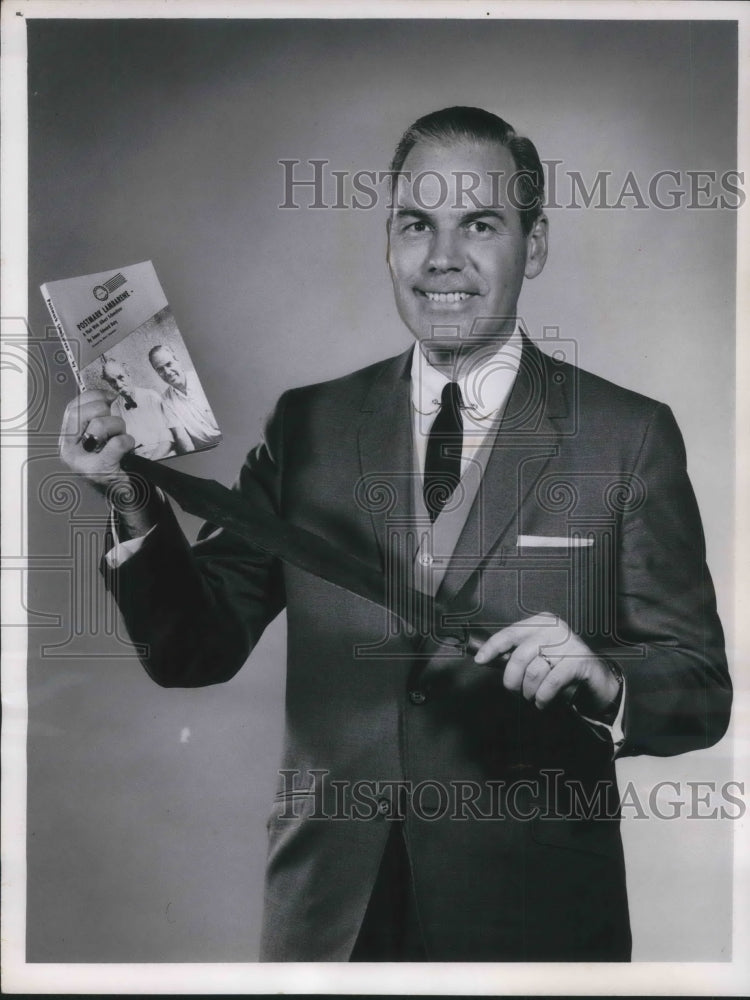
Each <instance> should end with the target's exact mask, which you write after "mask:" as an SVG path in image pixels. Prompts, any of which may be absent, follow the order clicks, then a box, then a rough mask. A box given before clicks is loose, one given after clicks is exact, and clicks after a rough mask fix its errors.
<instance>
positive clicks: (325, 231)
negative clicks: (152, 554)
mask: <svg viewBox="0 0 750 1000" xmlns="http://www.w3.org/2000/svg"><path fill="white" fill-rule="evenodd" d="M28 38H29V97H28V106H29V151H30V159H29V191H30V209H31V218H30V232H29V270H30V293H29V296H30V301H29V322H30V326H31V330H32V338H33V342H34V346H33V350H34V351H35V352H36V353H37V355H38V357H39V359H40V365H42V366H43V367H44V369H45V372H46V375H45V379H46V381H45V382H44V386H45V390H44V391H45V392H46V393H47V394H48V397H47V401H46V409H45V410H44V413H43V421H42V422H41V423H37V426H36V430H35V433H34V434H32V436H31V439H30V448H29V463H28V473H29V485H28V493H27V498H26V499H27V502H28V519H29V520H28V523H29V532H30V551H31V554H32V556H33V557H34V558H37V557H38V566H39V568H38V569H36V570H35V571H34V572H32V573H31V575H30V579H29V614H30V619H31V622H32V628H31V630H30V643H29V713H30V721H29V740H28V761H29V791H28V915H27V933H28V959H29V961H37V962H155V961H170V962H181V961H249V960H253V959H254V958H255V957H256V956H257V941H258V934H259V921H260V913H261V902H262V873H263V864H264V855H265V846H266V844H265V820H266V816H267V815H268V811H269V808H270V803H271V797H272V794H273V788H274V782H275V769H276V767H277V757H278V754H279V751H280V745H281V734H282V724H283V694H284V669H283V665H284V646H285V636H284V623H283V620H279V621H277V622H276V623H274V625H273V627H272V628H271V629H270V630H269V632H268V633H267V634H266V636H265V637H264V639H263V642H262V644H261V646H260V647H259V648H258V649H257V651H256V652H255V653H254V654H253V657H252V659H251V661H250V663H249V664H248V666H246V667H245V669H244V670H243V671H241V673H240V674H239V675H238V676H237V677H236V678H235V679H234V680H233V681H231V682H230V683H229V684H226V685H222V686H219V687H214V688H207V689H202V690H191V691H180V690H162V689H160V688H158V687H157V686H155V685H154V684H153V683H152V682H151V681H149V680H148V678H147V677H146V675H145V673H144V672H143V670H142V669H141V667H140V666H139V664H138V662H137V661H136V660H135V659H134V657H133V654H132V650H131V649H130V647H129V645H128V644H127V641H126V639H125V637H124V635H123V633H122V630H121V627H120V626H119V624H118V623H117V620H116V618H115V617H113V615H112V612H111V609H110V608H109V607H108V605H107V604H106V603H105V602H104V601H103V600H102V598H101V594H100V591H99V589H98V588H99V580H98V576H97V572H96V562H97V559H98V555H99V553H100V549H101V535H102V532H101V524H102V510H101V507H100V505H99V503H98V501H97V500H96V498H94V497H93V496H92V495H90V494H89V493H87V492H85V491H83V492H81V493H80V494H79V493H78V492H77V490H76V488H75V484H73V485H70V484H69V480H70V477H68V485H66V479H65V476H64V473H63V470H62V468H61V466H60V465H59V463H58V461H57V459H56V456H55V447H54V435H55V434H56V432H57V429H58V428H59V423H60V418H61V415H62V411H63V408H64V406H65V404H66V403H67V402H68V400H69V399H70V398H71V397H72V396H73V395H74V393H75V385H74V382H73V380H72V378H70V376H69V374H68V373H67V367H66V364H65V361H64V358H61V356H60V353H59V350H58V349H57V346H56V343H55V341H54V338H53V337H51V336H50V334H49V332H48V318H47V316H46V314H45V310H44V305H43V303H42V300H41V297H40V296H39V293H38V290H37V286H38V285H39V284H40V283H41V282H43V281H47V280H54V279H57V278H63V277H69V276H73V275H77V274H85V273H89V272H94V271H102V270H106V269H108V268H112V269H116V268H118V267H120V266H121V265H123V264H129V263H133V262H136V261H140V260H144V259H152V260H153V261H154V263H155V265H156V268H157V271H158V273H159V275H160V278H161V280H162V284H163V286H164V289H165V291H166V294H167V297H168V299H169V301H170V303H171V305H172V308H173V310H174V313H175V315H176V317H177V321H178V323H179V326H180V328H181V330H182V333H183V336H184V337H185V340H186V341H187V343H188V345H189V348H190V350H191V353H192V355H193V358H194V360H195V363H196V367H197V369H198V371H199V373H200V376H201V378H202V380H203V384H204V386H205V388H206V391H207V393H208V396H209V399H210V400H211V402H212V404H213V407H214V410H215V412H216V414H217V417H218V420H219V423H220V425H221V427H222V429H223V431H224V435H225V440H224V443H223V444H222V445H221V446H220V447H219V448H218V449H217V450H215V451H212V452H207V453H204V454H200V455H194V456H187V457H185V458H182V459H178V460H176V462H175V464H177V465H179V467H180V468H183V469H185V470H187V471H190V472H193V473H195V474H197V475H203V476H210V477H214V478H217V479H219V480H222V481H224V482H231V481H232V480H233V479H234V476H235V474H236V472H237V470H238V468H239V466H240V463H241V461H242V459H243V457H244V455H245V453H246V451H247V450H248V449H249V447H251V446H252V445H253V443H255V442H256V440H257V439H258V437H259V434H260V432H261V428H262V422H263V418H264V416H265V415H266V414H267V412H268V411H269V410H270V408H271V407H272V405H273V403H274V401H275V399H276V398H277V396H278V395H279V393H280V392H281V391H282V390H283V389H285V388H287V387H289V386H291V385H298V384H302V383H306V382H311V381H316V380H321V379H326V378H330V377H333V376H336V375H339V374H342V373H344V372H346V371H349V370H352V369H354V368H357V367H359V366H362V365H365V364H367V363H369V362H372V361H374V360H376V359H378V358H382V357H386V356H388V355H392V354H394V353H396V352H399V351H401V350H402V349H404V348H405V347H406V346H407V345H408V343H409V334H408V333H407V331H406V330H405V329H404V328H403V327H402V325H401V323H400V321H399V319H398V316H397V314H396V311H395V308H394V305H393V301H392V294H391V290H390V282H389V279H388V275H387V271H386V265H385V242H384V237H385V211H384V209H383V208H382V206H377V207H376V208H374V209H372V210H369V211H368V210H354V209H341V210H335V209H330V210H321V209H317V210H312V209H307V208H301V209H299V210H294V209H286V210H281V209H279V207H278V206H279V204H280V203H281V202H282V201H283V200H284V184H283V181H284V172H283V169H282V167H281V166H280V165H279V162H278V161H279V160H282V159H297V160H300V161H302V164H301V165H300V166H299V167H298V168H297V170H298V176H303V177H310V176H311V174H312V170H311V168H310V167H309V166H306V163H307V161H309V160H310V159H315V158H317V159H324V160H328V161H329V166H328V169H330V170H334V169H336V170H343V171H355V170H364V169H369V170H381V169H385V168H386V167H387V163H388V160H389V157H390V153H391V150H392V147H393V145H394V143H395V141H396V139H397V138H398V136H399V134H400V132H401V131H402V129H403V128H404V127H405V126H406V125H407V124H409V123H410V122H411V121H412V120H413V119H414V118H416V117H417V116H419V115H421V114H423V113H425V112H427V111H430V110H433V109H435V108H439V107H442V106H445V105H449V104H472V105H480V106H483V107H487V108H489V109H491V110H493V111H496V112H498V113H500V114H501V115H503V116H504V117H506V118H507V119H508V120H509V121H511V122H512V123H513V124H514V125H516V127H517V128H518V129H519V130H522V131H525V132H526V133H527V134H529V135H531V136H532V138H534V139H535V141H536V142H537V144H538V146H539V149H540V153H541V155H542V158H543V159H546V160H559V161H561V163H560V165H559V166H558V167H557V171H558V178H559V180H558V183H559V186H560V194H559V196H558V201H559V203H560V204H562V205H566V204H568V203H569V201H570V182H569V181H568V180H567V179H566V177H567V172H569V171H578V172H579V173H580V174H581V176H582V178H583V179H584V181H585V182H586V183H587V184H590V183H591V182H592V181H593V180H594V179H595V177H596V174H597V172H598V171H601V170H604V171H610V172H611V174H612V180H611V184H612V195H611V197H610V199H609V200H610V201H613V200H616V199H617V197H618V194H619V192H620V190H621V188H622V186H623V183H624V181H625V179H626V175H627V172H628V171H633V173H634V175H635V177H636V178H637V181H638V182H639V184H642V185H644V186H646V187H647V185H648V183H649V179H650V178H651V177H652V176H653V175H654V173H655V172H656V171H659V170H677V171H682V172H684V171H686V170H707V171H712V170H713V171H716V172H717V174H719V175H720V174H721V173H722V172H723V171H725V170H728V169H731V168H732V167H733V166H734V165H735V164H734V157H735V131H736V31H735V27H734V26H733V25H732V24H729V23H694V24H688V23H685V22H681V23H668V22H653V23H605V22H567V23H565V22H544V21H534V22H530V21H516V22H514V21H506V22H499V21H491V20H486V21H482V22H479V21H476V22H472V21H458V22H440V21H393V20H391V21H380V22H372V21H371V22H356V21H345V22H341V21H339V22H336V21H307V22H303V21H286V22H282V21H277V22H273V21H257V22H253V21H239V22H237V21H235V22H220V21H193V22H189V21H171V22H170V21H127V20H119V21H58V22H55V21H33V20H32V21H30V22H29V25H28ZM673 186H675V187H677V186H682V187H685V186H686V181H685V180H684V177H683V178H682V182H681V185H678V184H677V183H675V184H674V185H673ZM669 187H670V182H669V181H667V182H666V185H665V187H663V188H662V189H660V190H668V188H669ZM701 197H702V200H703V202H706V201H710V197H711V195H703V196H701ZM310 200H311V196H310V195H309V193H308V192H307V190H306V189H299V191H298V197H297V201H298V203H300V204H301V205H303V206H306V205H308V204H309V202H310ZM663 200H668V199H666V196H664V197H663ZM578 201H579V203H580V202H581V199H580V198H578ZM637 201H638V199H637V198H629V199H628V198H626V199H624V201H623V202H622V206H623V207H621V208H619V209H614V208H610V209H607V208H596V207H593V206H592V207H591V208H589V209H583V208H579V209H578V210H575V209H571V208H564V207H563V208H552V209H550V212H549V216H550V226H551V253H550V259H549V262H548V266H547V268H546V270H545V272H544V274H543V275H542V276H541V277H540V278H538V279H537V280H536V281H534V282H533V283H531V284H529V285H528V286H527V287H526V289H525V291H524V293H523V296H522V300H521V312H522V315H523V318H524V320H525V322H526V324H527V326H528V328H529V330H530V332H531V334H532V336H533V337H534V338H536V339H540V340H543V337H544V331H545V328H553V329H552V331H550V330H549V329H548V330H547V333H548V334H550V333H552V334H554V328H557V330H558V336H559V337H560V338H563V339H565V340H567V341H568V342H574V345H575V349H576V351H577V358H578V363H579V364H581V365H582V366H583V367H585V368H588V369H590V370H592V371H594V372H597V373H599V374H601V375H603V376H605V377H607V378H610V379H612V380H614V381H616V382H619V383H621V384H623V385H626V386H629V387H631V388H635V389H637V390H639V391H641V392H643V393H646V394H649V395H653V396H656V397H657V398H660V399H662V400H664V401H666V402H667V403H669V404H670V405H671V406H672V407H673V408H674V411H675V413H676V416H677V418H678V421H679V422H680V425H681V427H682V428H683V431H684V434H685V437H686V441H687V446H688V454H689V461H690V471H691V474H692V477H693V481H694V484H695V487H696V491H697V494H698V499H699V502H700V505H701V508H702V511H703V515H704V519H705V526H706V534H707V544H708V555H709V562H710V566H711V568H712V572H713V574H714V577H715V581H716V585H717V589H718V593H719V600H720V606H721V610H722V613H723V616H724V620H725V622H726V624H727V625H728V626H731V621H730V620H729V614H730V608H731V601H732V589H731V572H732V535H731V531H732V527H731V526H732V516H733V509H732V492H733V446H734V440H733V385H734V321H735V317H734V299H735V213H734V212H733V211H732V210H731V209H725V210H720V209H718V208H713V209H711V208H706V209H692V210H691V209H688V208H686V207H685V206H684V205H683V206H682V207H681V208H678V209H676V210H672V211H670V210H660V209H658V208H656V207H654V206H653V205H651V204H649V205H646V206H644V207H640V208H639V207H636V203H637ZM736 201H737V199H736V198H735V199H734V203H735V204H736ZM542 347H543V348H545V344H544V343H542ZM546 349H550V345H549V344H548V345H546ZM40 370H41V369H40ZM35 391H37V390H36V389H35ZM183 521H184V523H185V525H186V529H187V530H188V531H189V532H194V531H195V530H196V527H197V525H196V523H195V522H194V521H193V520H192V519H190V518H187V517H184V518H183ZM730 750H731V747H730V742H729V740H727V739H725V740H724V741H723V742H722V743H721V744H720V745H719V746H718V747H717V748H714V749H713V750H711V751H708V752H705V753H702V754H691V755H688V756H685V757H682V758H675V759H667V760H660V759H647V758H643V759H637V760H627V761H623V762H622V763H621V764H620V765H618V766H619V773H620V777H621V779H622V782H623V783H627V782H633V787H634V788H637V790H638V792H639V793H640V794H642V795H647V794H648V791H649V790H650V789H651V788H653V786H654V785H655V784H656V783H657V782H658V781H663V780H669V779H674V780H678V781H685V780H691V781H700V780H705V781H716V782H718V783H719V784H720V783H721V782H722V781H725V780H727V779H728V778H730V777H731V759H730ZM673 795H674V793H673ZM683 797H684V793H683ZM665 811H666V812H669V810H668V809H667V810H665ZM704 811H707V810H706V809H704ZM634 812H637V810H633V809H631V810H626V815H627V816H628V818H627V820H626V822H625V825H624V826H625V829H624V835H625V842H626V850H627V859H628V872H629V885H630V894H631V907H632V916H633V926H634V940H635V945H634V957H635V958H636V959H643V960H682V959H688V960H690V959H692V960H721V959H726V958H728V957H729V956H730V945H731V920H732V913H731V881H732V842H731V838H732V823H731V821H729V820H725V821H721V820H719V819H713V820H711V819H685V818H683V819H677V820H674V821H671V822H670V821H660V820H658V819H654V818H653V816H651V817H650V818H645V819H644V818H637V817H636V816H635V815H634Z"/></svg>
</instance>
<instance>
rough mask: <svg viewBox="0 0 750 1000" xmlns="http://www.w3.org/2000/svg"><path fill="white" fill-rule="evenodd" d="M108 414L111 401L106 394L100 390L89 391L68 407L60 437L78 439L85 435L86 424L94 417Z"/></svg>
mask: <svg viewBox="0 0 750 1000" xmlns="http://www.w3.org/2000/svg"><path fill="white" fill-rule="evenodd" d="M108 413H109V400H108V399H107V395H106V393H103V392H101V391H99V390H98V389H87V390H86V391H85V392H82V393H81V395H80V396H78V397H76V399H74V400H72V401H71V402H70V403H68V405H67V406H66V408H65V413H64V414H63V422H62V427H61V429H60V436H61V437H63V436H75V437H78V436H79V435H80V434H82V433H83V429H84V427H85V426H86V423H87V422H88V421H89V420H91V419H92V417H96V416H104V415H106V414H108Z"/></svg>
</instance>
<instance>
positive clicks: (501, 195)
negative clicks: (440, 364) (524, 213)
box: [387, 142, 547, 350]
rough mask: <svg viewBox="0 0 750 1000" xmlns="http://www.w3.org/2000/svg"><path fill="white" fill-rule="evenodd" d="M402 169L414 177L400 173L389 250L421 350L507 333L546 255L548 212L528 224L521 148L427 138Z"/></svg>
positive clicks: (399, 295) (399, 301) (405, 315)
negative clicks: (516, 154)
mask: <svg viewBox="0 0 750 1000" xmlns="http://www.w3.org/2000/svg"><path fill="white" fill-rule="evenodd" d="M403 170H404V171H410V172H411V181H410V182H409V181H407V180H406V179H405V178H399V181H398V183H399V194H398V198H397V199H396V198H394V204H395V208H394V211H393V213H392V215H391V218H390V220H389V224H388V258H387V259H388V266H389V268H390V272H391V279H392V281H393V289H394V293H395V297H396V306H397V308H398V311H399V314H400V316H401V319H402V320H403V321H404V323H405V324H406V325H407V326H408V327H409V329H410V330H411V332H412V333H413V334H414V336H415V337H416V338H417V339H418V340H419V341H421V342H422V347H423V350H424V349H426V348H427V347H428V346H429V345H430V344H432V345H434V346H435V347H436V348H440V347H450V348H455V347H457V346H464V345H467V344H469V345H470V344H471V342H472V341H473V340H474V341H476V340H477V339H482V340H484V341H486V339H487V338H488V337H489V338H492V339H497V340H498V342H499V343H502V342H504V340H506V339H507V337H508V336H510V334H511V333H512V332H513V328H514V326H515V318H516V303H517V301H518V296H519V293H520V291H521V285H522V283H523V279H524V276H526V277H529V278H532V277H535V276H536V275H537V274H539V272H540V271H541V270H542V268H543V267H544V262H545V260H546V256H547V239H546V233H547V230H546V225H547V220H546V219H545V218H543V217H542V218H541V219H540V220H538V221H537V223H536V224H535V226H534V228H533V229H532V231H531V233H529V235H528V236H524V233H523V230H522V228H521V215H520V212H519V209H518V207H517V206H518V204H519V199H520V197H521V195H520V192H517V191H515V189H514V186H513V182H512V181H511V184H510V189H509V185H508V181H509V178H512V176H513V174H514V173H515V172H516V167H515V163H514V161H513V157H512V156H511V154H510V152H509V151H508V150H507V149H506V148H505V147H504V146H502V145H500V144H499V143H490V142H483V143H473V142H471V143H470V142H457V143H455V144H451V145H437V144H435V143H427V142H420V143H418V144H417V145H416V146H414V148H413V149H412V150H411V151H410V153H409V155H408V156H407V158H406V160H405V162H404V165H403ZM501 172H502V173H501ZM420 174H424V176H423V178H422V180H421V181H420V182H419V183H415V180H416V178H417V177H418V176H419V175H420ZM436 174H437V175H438V177H436V176H435V175H436ZM438 178H442V181H441V180H439V179H438Z"/></svg>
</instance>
